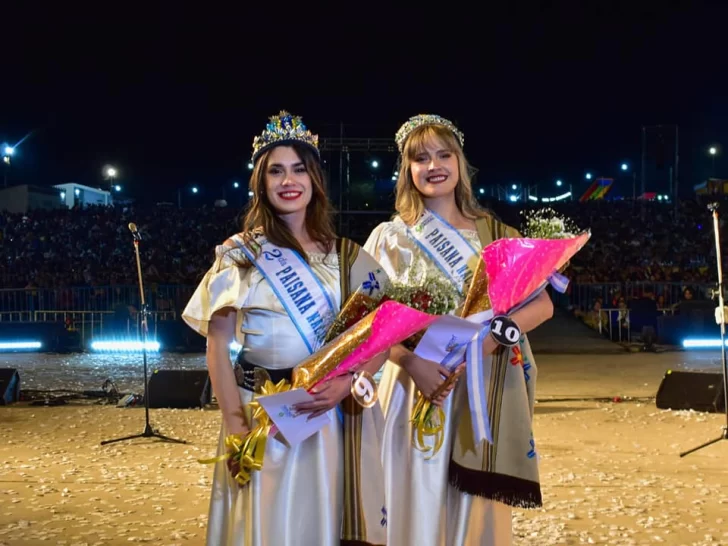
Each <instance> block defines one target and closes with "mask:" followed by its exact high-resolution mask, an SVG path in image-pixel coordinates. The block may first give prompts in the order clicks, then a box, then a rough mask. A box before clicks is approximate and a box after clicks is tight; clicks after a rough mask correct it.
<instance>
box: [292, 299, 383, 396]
mask: <svg viewBox="0 0 728 546" xmlns="http://www.w3.org/2000/svg"><path fill="white" fill-rule="evenodd" d="M375 315H376V313H369V314H368V315H367V316H366V317H364V318H363V319H362V320H360V321H359V322H357V323H356V324H355V325H354V326H353V327H351V328H349V329H348V330H346V331H345V332H344V333H343V334H339V336H337V337H336V338H335V339H334V340H333V341H331V342H330V343H327V344H326V345H324V346H323V347H322V348H321V349H319V350H318V351H316V352H315V353H314V354H312V355H311V356H309V357H308V358H306V359H305V360H304V361H303V362H301V363H300V364H299V365H298V366H296V367H295V368H294V369H293V377H292V387H291V388H293V389H306V390H310V389H312V388H313V387H314V386H315V385H316V384H317V383H318V382H319V381H321V380H323V379H324V377H326V376H327V375H328V374H329V372H332V371H334V370H335V369H336V367H337V366H338V365H339V364H341V363H342V362H343V361H344V359H346V358H347V357H348V356H349V355H350V354H351V352H352V351H353V350H354V349H356V348H357V347H358V346H359V345H361V344H362V343H363V342H364V341H366V339H367V338H368V337H369V336H370V335H371V333H372V323H373V322H374V317H375Z"/></svg>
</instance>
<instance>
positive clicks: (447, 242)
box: [407, 209, 478, 294]
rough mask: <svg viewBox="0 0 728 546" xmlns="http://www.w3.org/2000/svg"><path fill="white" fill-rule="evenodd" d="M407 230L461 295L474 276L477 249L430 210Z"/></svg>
mask: <svg viewBox="0 0 728 546" xmlns="http://www.w3.org/2000/svg"><path fill="white" fill-rule="evenodd" d="M407 231H408V232H409V234H410V235H411V237H412V238H413V239H414V241H415V242H416V243H417V245H418V246H419V247H420V248H421V249H422V250H423V251H424V252H425V254H427V255H428V256H429V257H430V259H432V261H433V262H435V264H436V265H437V267H439V268H440V270H441V271H442V272H443V273H444V274H445V276H446V277H447V278H448V279H450V281H451V282H452V283H453V284H454V285H455V287H456V288H457V289H458V292H460V293H461V294H462V293H463V287H464V286H465V283H466V282H467V281H468V280H469V279H470V277H471V276H472V275H473V270H472V269H471V268H470V267H469V266H468V263H469V262H470V260H471V259H472V258H473V257H474V256H476V255H477V252H478V251H477V250H476V249H474V248H473V247H472V246H471V245H470V243H468V242H467V241H466V240H465V237H463V236H462V235H460V232H459V231H458V230H457V229H455V228H454V227H452V226H451V225H450V224H448V223H447V222H446V221H445V220H444V219H443V218H441V217H440V216H438V215H437V214H435V213H434V212H432V211H431V210H429V209H426V210H425V213H424V214H423V215H422V217H420V219H419V220H418V221H417V223H416V224H415V225H414V226H413V227H412V228H409V227H408V228H407Z"/></svg>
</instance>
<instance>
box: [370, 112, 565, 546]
mask: <svg viewBox="0 0 728 546" xmlns="http://www.w3.org/2000/svg"><path fill="white" fill-rule="evenodd" d="M395 138H396V141H397V145H398V147H399V151H400V154H401V155H400V160H401V166H400V169H399V177H398V180H397V185H396V210H397V216H396V217H395V218H394V219H393V220H392V221H391V222H386V223H384V224H381V225H379V226H378V227H377V228H376V229H375V230H374V232H373V233H372V234H371V236H370V237H369V240H368V241H367V243H366V245H365V247H364V248H365V249H366V250H367V251H368V252H369V253H371V254H372V255H373V256H374V257H375V259H377V261H378V262H379V263H380V264H381V266H382V267H383V268H384V270H385V271H386V272H387V274H388V275H389V277H390V279H392V280H393V281H395V282H399V283H405V284H410V285H414V286H427V285H430V286H433V285H434V286H448V287H449V288H447V290H448V291H451V292H452V296H453V297H454V298H456V299H457V300H458V301H459V302H460V303H462V301H463V299H464V297H465V294H466V293H467V289H468V285H469V282H470V279H471V277H472V273H473V269H474V265H475V264H476V263H477V260H478V259H480V258H479V255H480V251H481V249H482V248H483V247H484V246H486V245H488V244H489V243H491V242H492V241H494V240H496V239H498V238H501V237H518V236H519V235H518V232H517V231H516V230H515V229H513V228H511V227H509V226H506V225H504V224H502V223H501V222H499V221H498V220H497V219H496V218H494V217H493V216H492V215H491V214H489V213H488V212H487V211H485V210H483V209H482V208H481V207H480V206H479V205H478V203H477V201H476V200H475V198H474V196H473V189H472V184H471V180H470V176H469V165H468V162H467V160H466V158H465V155H464V153H463V143H464V136H463V134H462V132H461V131H460V130H459V129H458V128H457V127H455V125H454V124H453V123H452V122H450V121H449V120H447V119H445V118H442V117H440V116H436V115H419V116H415V117H413V118H411V119H410V120H408V121H407V122H406V123H405V124H404V125H402V127H401V128H400V129H399V131H398V132H397V135H396V137H395ZM464 264H467V266H464ZM433 279H437V280H438V282H436V283H434V284H433V283H431V282H430V281H432V280H433ZM552 312H553V306H552V303H551V300H550V298H549V297H548V295H547V294H546V293H542V294H541V295H540V296H539V297H537V298H536V299H535V300H534V301H533V302H531V303H530V304H528V305H527V306H525V307H524V308H522V309H521V310H519V311H517V312H515V313H513V315H512V316H511V317H510V320H512V321H513V324H515V325H516V326H517V327H520V332H521V333H523V334H525V333H526V332H528V331H529V330H532V329H533V328H535V327H536V326H538V325H539V324H541V323H542V322H544V321H545V320H547V319H548V318H550V316H551V314H552ZM520 349H522V350H523V355H526V356H527V357H528V358H531V360H532V355H531V354H530V349H529V348H528V341H527V340H526V338H525V336H522V337H521V338H520ZM482 352H483V355H485V356H489V355H492V354H494V353H495V355H494V356H493V359H492V362H493V370H494V372H493V373H491V374H490V378H491V383H490V384H489V385H486V388H487V389H488V392H489V395H491V400H492V403H493V404H495V405H493V406H491V410H492V411H493V414H492V415H490V417H491V422H492V423H493V424H494V427H493V428H494V434H493V436H494V442H493V443H492V444H490V443H485V442H484V443H482V444H480V445H478V443H477V442H475V441H474V436H473V430H472V424H471V415H470V408H469V399H468V389H467V388H465V381H467V374H466V375H465V376H462V377H463V378H464V380H465V381H458V382H457V383H456V386H455V388H454V390H452V392H450V391H448V392H446V393H444V394H443V395H440V396H439V397H438V398H437V399H436V400H434V402H435V403H436V404H437V405H440V406H441V407H442V410H443V412H444V416H445V419H444V431H443V434H444V436H443V444H442V447H441V449H440V450H439V451H438V452H437V453H436V454H435V455H434V456H432V451H430V452H429V453H423V452H422V451H420V450H419V449H417V448H416V447H415V446H414V445H413V425H412V423H411V421H410V417H411V413H412V408H413V405H414V403H415V400H416V396H417V394H418V391H420V392H422V393H423V394H424V396H425V397H427V398H431V396H432V395H433V394H434V392H435V391H436V389H437V388H438V387H440V385H441V384H442V383H443V381H444V380H445V378H446V377H447V376H448V375H449V374H450V373H451V372H450V371H449V370H452V368H449V369H448V368H445V367H444V366H441V365H440V363H438V362H432V361H427V360H424V359H422V358H420V357H418V356H417V355H415V354H414V353H413V352H411V351H409V350H407V349H406V348H405V347H403V346H401V345H400V346H397V347H394V348H393V349H392V351H391V355H390V361H389V362H387V364H386V365H385V368H384V373H383V377H382V379H381V381H380V385H379V397H380V401H381V403H382V408H383V410H384V412H385V430H384V439H383V450H382V462H383V465H384V469H385V484H386V494H387V504H388V506H389V507H390V510H389V511H390V513H389V526H388V531H387V539H388V544H392V545H397V546H407V545H412V546H415V545H417V546H445V545H448V546H459V545H467V546H481V545H482V546H486V545H487V546H491V545H497V546H502V545H508V544H510V543H511V506H527V507H535V506H539V505H540V503H541V493H540V487H539V483H538V468H537V466H536V458H535V451H534V449H533V445H534V444H533V438H532V435H531V415H532V407H533V385H534V383H535V364H533V363H532V362H530V364H531V367H530V369H529V371H530V375H529V374H525V372H524V369H523V368H524V367H523V366H521V367H519V368H518V370H516V369H515V368H516V366H513V365H512V363H509V359H511V358H515V357H514V356H513V355H514V352H513V350H501V349H499V345H498V343H497V342H496V340H495V338H494V337H493V336H488V337H485V339H484V343H483V346H482ZM518 354H519V355H520V354H521V353H520V350H519V353H518ZM484 360H485V359H484ZM498 378H500V379H498ZM431 446H432V444H431ZM531 452H532V453H533V455H531V454H530V453H531Z"/></svg>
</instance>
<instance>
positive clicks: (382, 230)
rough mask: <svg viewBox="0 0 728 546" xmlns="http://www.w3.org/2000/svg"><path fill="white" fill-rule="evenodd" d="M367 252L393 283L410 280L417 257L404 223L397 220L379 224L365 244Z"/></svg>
mask: <svg viewBox="0 0 728 546" xmlns="http://www.w3.org/2000/svg"><path fill="white" fill-rule="evenodd" d="M364 250H366V251H367V252H368V253H369V254H371V256H372V257H373V258H374V259H375V260H376V262H377V263H378V264H379V265H381V266H382V269H384V271H385V272H386V273H387V275H388V276H389V279H390V280H391V281H402V280H404V279H407V278H409V277H408V274H409V273H410V268H411V266H412V264H413V260H414V257H415V252H417V250H416V248H415V244H414V243H413V241H412V240H411V239H410V237H409V236H408V235H407V231H406V227H405V225H404V223H403V222H402V221H401V220H399V219H396V220H394V221H392V222H384V223H382V224H379V225H378V226H377V227H376V228H374V231H372V233H371V235H370V236H369V239H367V242H366V243H365V244H364Z"/></svg>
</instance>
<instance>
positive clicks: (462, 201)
mask: <svg viewBox="0 0 728 546" xmlns="http://www.w3.org/2000/svg"><path fill="white" fill-rule="evenodd" d="M433 140H434V141H435V142H439V143H441V145H442V146H443V148H445V149H447V150H448V151H450V152H452V153H454V154H455V156H456V157H457V159H458V172H459V180H458V183H457V185H456V186H455V204H456V205H457V207H458V210H459V211H460V212H461V213H462V214H463V216H465V217H466V218H469V219H471V220H475V219H476V218H483V217H487V216H489V213H488V211H486V210H485V209H483V208H482V207H481V206H480V204H479V203H478V201H477V200H476V199H475V196H474V194H473V184H472V180H471V178H470V173H471V172H472V167H471V166H470V164H469V163H468V160H467V159H466V158H465V154H464V153H463V148H462V146H460V142H459V141H458V139H457V137H456V136H455V134H454V133H453V132H452V131H450V129H448V128H447V127H444V126H442V125H422V126H420V127H417V128H416V129H414V130H413V131H412V133H410V135H409V136H408V137H407V140H406V141H405V143H404V148H403V150H402V155H401V156H400V167H399V176H398V177H397V184H396V187H395V201H394V208H395V210H396V211H397V214H399V217H400V218H402V220H404V222H405V223H406V224H407V225H412V224H414V223H415V222H416V221H417V220H418V219H419V217H420V216H422V213H423V212H424V211H425V201H424V198H423V196H422V194H421V193H420V192H419V190H418V189H417V187H416V186H415V183H414V180H413V179H412V162H413V161H414V159H415V157H417V155H418V154H421V153H422V152H424V151H425V144H426V143H427V142H432V141H433Z"/></svg>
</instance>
